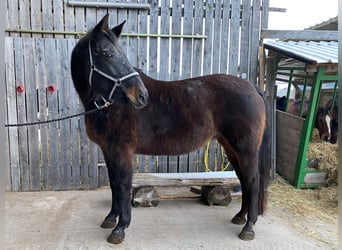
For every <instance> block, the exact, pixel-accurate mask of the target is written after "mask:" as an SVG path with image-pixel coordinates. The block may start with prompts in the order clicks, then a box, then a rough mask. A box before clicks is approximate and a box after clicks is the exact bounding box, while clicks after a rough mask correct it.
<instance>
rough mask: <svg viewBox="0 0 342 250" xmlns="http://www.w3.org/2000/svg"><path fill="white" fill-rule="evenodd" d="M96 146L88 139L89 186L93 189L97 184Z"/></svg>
mask: <svg viewBox="0 0 342 250" xmlns="http://www.w3.org/2000/svg"><path fill="white" fill-rule="evenodd" d="M97 152H98V146H97V144H95V143H94V142H92V141H90V140H89V170H88V172H89V188H90V189H95V188H97V187H99V185H98V171H99V169H98V167H97V163H98V153H97Z"/></svg>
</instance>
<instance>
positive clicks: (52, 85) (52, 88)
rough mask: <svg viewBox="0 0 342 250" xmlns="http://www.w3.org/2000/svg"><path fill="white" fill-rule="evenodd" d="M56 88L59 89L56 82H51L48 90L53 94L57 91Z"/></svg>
mask: <svg viewBox="0 0 342 250" xmlns="http://www.w3.org/2000/svg"><path fill="white" fill-rule="evenodd" d="M56 89H57V86H56V85H54V84H50V85H49V86H48V91H49V93H50V94H52V93H53V92H55V91H56Z"/></svg>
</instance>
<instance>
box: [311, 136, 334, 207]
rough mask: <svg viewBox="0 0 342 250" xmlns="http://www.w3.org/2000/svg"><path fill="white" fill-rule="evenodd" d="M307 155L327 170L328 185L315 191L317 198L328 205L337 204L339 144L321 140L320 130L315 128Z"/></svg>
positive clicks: (318, 165) (319, 166) (319, 167)
mask: <svg viewBox="0 0 342 250" xmlns="http://www.w3.org/2000/svg"><path fill="white" fill-rule="evenodd" d="M307 157H308V158H309V159H311V160H312V159H316V162H317V168H318V169H319V170H321V171H327V173H328V178H327V181H326V184H327V186H326V187H322V188H320V189H319V190H318V192H316V193H315V196H316V198H317V200H319V201H321V202H322V203H323V204H326V205H327V206H336V207H337V204H338V192H337V185H338V168H337V164H338V144H331V143H329V142H321V141H320V139H319V135H318V132H317V131H316V130H314V134H313V140H312V142H311V143H310V144H309V147H308V152H307Z"/></svg>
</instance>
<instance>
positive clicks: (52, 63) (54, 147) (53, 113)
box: [44, 38, 61, 190]
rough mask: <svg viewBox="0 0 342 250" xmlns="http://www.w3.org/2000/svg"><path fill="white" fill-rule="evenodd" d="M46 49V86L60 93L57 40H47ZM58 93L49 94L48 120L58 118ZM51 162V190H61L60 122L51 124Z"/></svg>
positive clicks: (49, 131)
mask: <svg viewBox="0 0 342 250" xmlns="http://www.w3.org/2000/svg"><path fill="white" fill-rule="evenodd" d="M44 41H45V49H46V55H48V57H47V61H48V62H49V63H47V64H46V84H47V86H49V85H51V86H55V87H57V91H58V83H57V80H56V79H57V76H56V68H55V67H56V65H57V61H56V58H57V52H56V45H55V40H54V39H53V38H46V39H45V40H44ZM57 91H55V92H47V102H48V104H47V105H48V118H49V119H56V118H58V96H57ZM48 129H49V130H48V133H49V156H50V158H49V160H50V171H51V189H52V190H60V188H61V184H60V162H59V122H52V123H49V127H48Z"/></svg>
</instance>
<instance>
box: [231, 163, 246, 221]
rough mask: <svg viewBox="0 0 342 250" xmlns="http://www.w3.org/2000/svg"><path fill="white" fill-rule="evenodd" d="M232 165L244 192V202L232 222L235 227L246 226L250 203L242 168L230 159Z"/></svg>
mask: <svg viewBox="0 0 342 250" xmlns="http://www.w3.org/2000/svg"><path fill="white" fill-rule="evenodd" d="M229 161H230V163H231V164H232V165H233V167H234V170H235V173H236V175H237V177H238V178H239V180H240V186H241V191H242V202H241V209H240V211H239V212H238V213H237V214H236V215H235V216H234V217H233V218H232V220H231V222H232V223H233V224H235V225H244V224H245V223H246V221H247V220H246V214H247V212H248V202H247V197H246V195H247V192H246V187H245V181H244V179H243V175H242V174H241V172H240V167H239V164H238V161H237V160H236V159H235V158H234V159H229Z"/></svg>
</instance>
